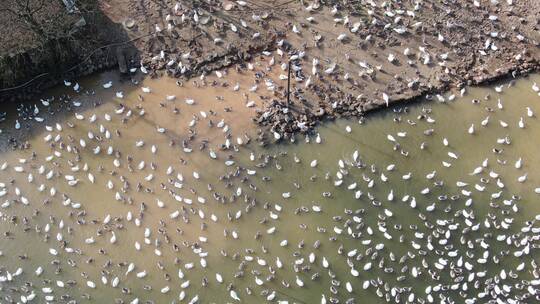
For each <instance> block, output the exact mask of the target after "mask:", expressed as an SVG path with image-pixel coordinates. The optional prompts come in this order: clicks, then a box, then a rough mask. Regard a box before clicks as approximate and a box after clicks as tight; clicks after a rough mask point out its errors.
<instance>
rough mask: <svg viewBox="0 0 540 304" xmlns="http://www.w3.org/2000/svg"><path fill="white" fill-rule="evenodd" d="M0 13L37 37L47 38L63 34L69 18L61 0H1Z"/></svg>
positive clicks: (68, 25)
mask: <svg viewBox="0 0 540 304" xmlns="http://www.w3.org/2000/svg"><path fill="white" fill-rule="evenodd" d="M0 13H5V14H8V15H9V16H10V17H11V18H10V19H11V20H12V21H13V22H14V23H15V24H17V25H20V26H22V27H24V29H26V30H28V31H30V32H32V33H34V34H35V36H36V37H37V38H38V39H43V40H48V39H50V38H57V37H60V36H62V35H65V34H66V33H67V32H68V31H69V27H70V24H69V22H70V20H71V18H68V14H69V12H68V10H67V9H66V7H65V6H64V2H63V0H53V1H51V0H2V1H1V3H0Z"/></svg>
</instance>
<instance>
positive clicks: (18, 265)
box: [0, 72, 540, 303]
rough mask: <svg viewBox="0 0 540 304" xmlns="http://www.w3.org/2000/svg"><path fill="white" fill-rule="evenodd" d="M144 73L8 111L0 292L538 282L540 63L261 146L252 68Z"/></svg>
mask: <svg viewBox="0 0 540 304" xmlns="http://www.w3.org/2000/svg"><path fill="white" fill-rule="evenodd" d="M224 79H228V80H224ZM231 79H233V80H231ZM139 80H140V83H138V84H133V83H132V82H130V81H129V80H122V79H120V78H119V77H118V76H117V75H115V74H114V73H104V74H102V75H98V76H94V77H91V78H88V79H85V80H83V81H81V83H80V86H81V87H82V89H81V90H80V92H78V93H77V92H74V91H73V89H72V88H73V86H74V85H75V83H72V84H71V86H70V87H65V86H63V87H61V88H56V89H53V90H51V91H50V92H47V96H55V98H54V100H52V99H49V101H48V102H47V101H45V102H42V101H36V102H35V104H36V107H37V109H38V110H37V111H35V112H34V110H35V108H34V103H31V104H26V105H25V107H27V108H28V109H27V110H26V112H27V113H30V114H28V115H27V116H31V117H42V118H43V119H44V121H43V122H38V121H35V119H33V120H34V121H33V122H29V119H27V120H24V119H23V118H22V116H21V117H18V116H17V115H18V114H17V113H21V111H22V110H21V108H20V107H19V108H18V109H17V108H16V106H14V108H13V109H9V110H8V111H7V116H6V117H5V120H4V121H3V122H2V123H1V124H0V129H2V133H0V142H1V145H2V151H3V152H2V154H1V158H0V165H1V169H2V171H0V196H1V197H0V203H1V207H0V213H1V220H0V231H1V232H2V236H1V238H0V251H1V253H2V254H1V256H0V288H1V290H0V294H1V297H2V300H0V302H3V301H5V302H6V303H9V302H10V301H13V302H30V301H33V302H34V303H44V302H53V301H54V302H60V303H65V302H69V301H73V300H74V301H76V302H80V303H111V302H122V301H123V302H124V303H146V302H153V303H196V302H197V301H198V302H199V303H234V302H237V301H240V300H241V302H243V303H263V302H280V303H325V302H326V303H332V302H336V303H337V302H339V303H383V302H392V303H407V302H408V303H423V302H426V303H432V302H438V303H485V302H488V301H490V300H493V301H495V302H498V303H513V302H514V301H517V300H518V299H521V302H525V303H534V302H535V301H537V300H536V299H535V298H534V295H533V294H534V293H536V294H537V295H538V288H539V287H538V286H539V284H540V280H539V277H538V275H539V272H540V270H538V266H537V262H538V258H539V257H540V255H539V250H538V247H539V246H540V243H539V241H538V240H539V238H540V234H539V232H540V224H539V223H540V216H539V215H540V202H539V197H540V173H539V172H538V170H537V166H538V164H539V163H540V145H538V139H540V122H539V120H538V117H537V115H540V96H539V95H538V92H536V91H535V90H533V86H534V87H535V88H536V86H535V84H536V83H540V75H531V76H529V77H527V78H524V79H520V80H517V81H506V82H501V83H498V84H494V85H490V86H487V87H477V88H467V89H466V90H465V92H464V93H463V96H460V95H461V94H460V92H450V93H447V94H445V95H444V96H439V97H437V96H433V98H432V100H431V101H425V100H424V101H417V102H415V103H411V104H407V105H405V104H402V105H399V106H396V107H392V108H390V109H385V110H382V111H378V112H375V113H371V114H369V115H367V117H366V118H365V119H364V120H363V121H362V123H359V122H358V121H357V120H337V121H334V122H327V123H324V124H323V125H321V126H320V127H319V128H318V129H317V130H316V132H315V134H312V135H310V136H309V137H306V136H304V135H297V136H296V137H295V141H294V142H280V143H277V144H273V145H268V146H265V147H263V146H260V145H258V144H257V142H256V141H255V140H254V139H255V137H256V136H257V127H256V126H255V125H254V124H253V123H252V122H251V119H249V118H247V117H250V116H251V115H253V114H254V108H252V107H246V104H248V103H250V102H251V101H253V103H254V104H255V105H256V106H261V105H262V103H263V100H264V99H265V98H266V97H265V96H268V94H267V93H266V92H264V93H259V92H250V91H248V88H249V87H250V86H251V85H252V83H251V82H250V80H249V77H247V75H242V74H238V73H236V72H230V73H229V75H227V76H226V77H224V78H217V77H215V76H213V77H209V78H208V79H207V80H206V83H208V84H207V85H202V83H203V81H202V80H198V82H197V83H196V84H195V83H193V82H191V81H190V82H189V83H188V82H186V83H184V84H182V86H179V85H178V84H177V83H176V81H175V80H172V79H167V78H161V79H142V78H140V79H139ZM214 80H215V81H216V83H215V85H214V86H212V85H210V83H211V82H212V81H214ZM109 81H112V87H111V88H104V87H103V84H106V83H107V82H109ZM225 82H227V85H223V83H225ZM236 84H238V85H239V87H240V89H239V90H235V89H234V86H235V85H236ZM143 87H145V88H149V89H150V92H145V91H147V90H145V91H143V90H142V88H143ZM259 91H260V90H259ZM117 92H123V94H117ZM453 94H455V98H454V97H451V96H452V95H453ZM68 95H69V96H70V97H69V98H66V96H68ZM121 95H123V96H122V97H121V98H120V96H121ZM173 95H174V96H175V97H174V98H173V97H172V96H173ZM167 96H169V97H167ZM44 98H45V97H44ZM473 101H474V102H473ZM79 103H80V104H79ZM45 104H48V105H47V106H45ZM49 112H50V113H49ZM53 112H55V113H56V114H51V113H53ZM535 113H536V114H535ZM38 120H40V119H39V118H38ZM17 121H18V124H20V128H19V129H17V128H15V127H14V126H15V125H17V126H18V124H17ZM10 137H14V138H16V139H17V140H18V141H19V142H24V141H27V148H26V149H11V148H10V147H11V145H12V144H11V143H10V141H9V138H10ZM2 163H3V165H2ZM535 218H536V219H535ZM236 297H237V299H235V298H236ZM536 297H538V296H536ZM32 298H34V299H33V300H32ZM239 299H240V300H239Z"/></svg>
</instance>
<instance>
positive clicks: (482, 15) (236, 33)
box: [107, 0, 540, 135]
mask: <svg viewBox="0 0 540 304" xmlns="http://www.w3.org/2000/svg"><path fill="white" fill-rule="evenodd" d="M107 2H108V3H110V6H109V9H107V12H108V13H107V14H108V15H109V16H112V17H111V19H113V20H115V18H116V19H117V22H120V20H121V19H122V18H126V16H129V18H131V19H132V20H134V21H135V24H136V25H137V27H136V29H135V30H134V31H135V32H138V33H139V34H142V33H150V32H152V31H157V32H156V35H153V36H150V37H148V38H145V39H142V40H140V41H139V42H138V47H139V49H142V50H143V52H142V53H143V54H144V55H143V63H144V64H145V65H147V66H149V67H152V68H153V69H154V70H157V71H158V72H157V73H158V74H160V72H159V71H162V72H164V73H166V74H169V75H172V76H176V77H186V78H189V77H191V76H194V75H200V74H201V72H205V73H208V72H209V71H211V70H215V69H220V68H222V67H225V66H229V65H231V64H233V63H238V62H240V63H242V62H244V61H245V59H247V58H250V57H256V56H254V55H257V54H254V52H256V51H257V50H265V51H266V52H263V53H259V54H258V55H262V56H263V57H266V59H268V58H269V57H273V59H272V60H271V61H272V62H273V64H272V65H270V64H268V66H266V67H265V71H262V72H260V73H259V74H258V75H259V76H260V79H259V78H257V77H259V76H257V77H254V84H262V83H263V79H272V76H271V75H274V76H275V75H279V74H280V73H281V75H280V79H276V77H274V78H273V79H274V80H277V82H278V83H279V84H280V85H279V86H278V87H277V89H276V90H275V92H274V96H275V98H273V99H270V100H269V101H268V102H267V103H266V104H265V106H264V107H263V108H261V109H260V111H259V113H258V116H257V118H256V119H255V121H256V122H257V123H259V124H260V125H264V126H268V127H270V129H271V130H272V131H276V132H278V133H280V134H285V135H287V134H290V133H294V132H298V131H308V130H310V129H311V128H312V127H313V126H314V125H315V124H316V122H317V121H320V120H322V119H327V118H333V117H341V116H361V115H363V114H364V113H365V112H366V111H369V110H371V109H374V108H380V107H382V106H386V103H387V102H388V103H394V102H398V101H402V100H408V99H411V98H415V97H418V96H421V95H424V94H428V93H434V92H441V91H444V90H447V89H449V88H452V87H461V86H463V85H466V84H468V85H472V84H479V83H484V82H487V81H491V80H494V79H498V78H500V77H504V76H508V75H511V74H513V75H514V76H516V75H518V74H523V73H528V72H531V71H535V70H538V67H539V59H540V52H539V42H538V41H540V35H539V32H538V26H539V21H538V18H537V16H538V15H539V14H540V7H538V6H537V5H534V1H520V2H519V3H512V1H499V2H498V3H496V1H490V2H488V1H480V2H471V1H465V0H456V1H414V2H413V1H410V2H409V1H402V2H388V1H339V2H338V1H285V0H281V1H270V2H268V1H245V2H243V1H237V2H230V1H205V2H198V3H196V4H193V3H192V2H186V1H180V2H178V3H173V2H168V1H140V2H138V3H130V2H129V1H124V0H109V1H107ZM289 60H290V61H291V62H292V66H293V69H294V72H293V77H292V79H291V87H292V89H291V91H292V93H291V96H292V98H291V104H286V95H287V94H286V86H285V85H283V82H279V80H283V79H285V78H286V74H287V73H286V71H284V70H283V69H280V66H281V67H282V68H283V66H282V65H283V64H287V63H288V61H289ZM314 62H316V63H317V64H315V65H314ZM208 63H212V65H211V66H210V67H209V66H208ZM237 69H246V67H245V64H240V65H238V66H237ZM261 75H262V76H261ZM306 83H309V84H307V85H306ZM385 98H387V99H386V100H385Z"/></svg>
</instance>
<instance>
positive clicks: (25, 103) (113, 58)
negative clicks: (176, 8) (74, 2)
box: [0, 0, 142, 151]
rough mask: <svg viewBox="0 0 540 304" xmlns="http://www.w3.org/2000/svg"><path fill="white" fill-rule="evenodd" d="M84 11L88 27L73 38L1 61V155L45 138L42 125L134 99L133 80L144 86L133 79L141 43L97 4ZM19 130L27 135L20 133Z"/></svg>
mask: <svg viewBox="0 0 540 304" xmlns="http://www.w3.org/2000/svg"><path fill="white" fill-rule="evenodd" d="M84 5H85V6H84V9H81V12H80V15H81V20H83V21H81V20H79V22H83V23H84V26H82V27H77V26H75V25H74V27H73V30H72V31H73V32H72V33H70V35H69V37H65V38H58V39H54V40H51V41H48V42H45V43H44V44H43V45H41V46H39V47H35V48H32V49H28V50H26V51H23V52H20V53H18V54H16V55H13V56H4V58H2V59H1V60H2V62H1V65H2V66H3V67H4V71H3V72H2V75H0V99H1V100H2V107H1V108H0V122H1V125H0V151H6V150H8V149H9V148H10V147H16V146H20V145H23V144H24V143H25V142H26V141H27V140H28V139H29V138H31V137H32V136H35V135H38V134H40V132H41V131H42V130H44V128H41V127H40V125H41V124H44V123H40V120H42V119H43V121H45V122H47V124H49V125H51V124H54V123H56V122H59V121H62V120H63V119H65V118H66V117H67V116H68V115H72V114H73V113H75V112H77V111H79V112H80V111H84V110H85V109H87V108H90V107H95V106H98V105H99V104H101V103H107V102H110V101H111V100H113V98H111V97H113V96H114V94H115V92H117V91H123V92H124V94H126V95H127V94H129V92H130V91H131V90H132V89H133V88H134V87H135V86H134V85H132V80H133V79H137V80H138V81H140V80H141V78H142V77H140V76H135V74H132V73H130V69H132V68H137V67H138V66H139V62H140V60H139V53H140V52H139V50H138V49H137V48H136V47H135V45H134V41H135V40H136V39H137V37H135V38H133V37H130V35H129V33H128V32H127V30H126V28H125V27H124V25H123V24H122V23H117V22H114V21H113V20H111V19H110V18H109V17H108V16H107V15H106V14H105V13H104V12H103V11H102V10H101V8H100V7H98V5H99V4H98V2H97V1H93V0H89V1H85V2H84ZM106 70H109V71H108V72H105V73H98V72H101V71H106ZM108 81H113V83H114V87H113V88H111V90H110V92H108V91H107V92H105V91H104V92H100V91H103V88H102V84H104V83H106V82H108ZM66 82H67V83H71V85H69V86H68V85H67V84H65V83H66ZM118 84H120V87H118ZM76 85H77V86H79V89H78V90H75V86H76ZM96 87H97V92H96V89H94V88H96ZM49 88H50V89H49ZM45 89H47V91H46V93H42V92H43V91H44V90H45ZM90 100H92V101H90ZM96 100H97V101H96ZM79 103H80V105H79ZM30 122H34V123H30ZM36 122H37V123H36ZM16 126H17V127H18V128H20V130H22V131H23V132H15V131H17V130H16ZM20 130H18V131H20Z"/></svg>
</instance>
